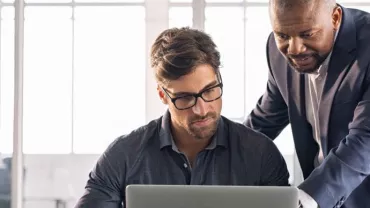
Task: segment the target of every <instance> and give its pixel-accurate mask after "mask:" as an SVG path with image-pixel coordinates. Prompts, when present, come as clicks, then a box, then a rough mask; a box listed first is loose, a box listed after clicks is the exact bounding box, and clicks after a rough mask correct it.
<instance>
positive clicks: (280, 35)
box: [276, 33, 289, 40]
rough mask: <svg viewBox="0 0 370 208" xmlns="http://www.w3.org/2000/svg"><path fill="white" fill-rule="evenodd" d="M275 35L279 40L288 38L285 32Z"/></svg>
mask: <svg viewBox="0 0 370 208" xmlns="http://www.w3.org/2000/svg"><path fill="white" fill-rule="evenodd" d="M276 36H277V37H278V38H279V39H281V40H288V39H289V36H288V35H285V34H281V33H279V34H276Z"/></svg>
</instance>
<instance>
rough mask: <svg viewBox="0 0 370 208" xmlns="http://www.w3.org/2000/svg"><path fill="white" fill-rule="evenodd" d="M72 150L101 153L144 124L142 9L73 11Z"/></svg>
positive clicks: (143, 30) (77, 8)
mask: <svg viewBox="0 0 370 208" xmlns="http://www.w3.org/2000/svg"><path fill="white" fill-rule="evenodd" d="M74 42H75V47H74V50H75V56H74V63H75V65H74V82H73V83H74V94H73V98H74V99H73V100H74V102H73V103H74V105H73V106H74V108H73V115H74V117H73V132H74V134H73V141H74V144H73V147H74V149H73V150H74V152H75V153H100V152H102V151H103V150H104V149H105V148H106V147H107V146H108V145H109V144H110V143H111V142H112V141H113V140H114V139H115V138H117V137H118V136H121V135H122V134H126V133H129V132H130V131H131V130H134V129H136V128H138V127H139V126H141V125H143V124H144V122H145V110H144V109H145V63H146V60H145V45H144V44H145V8H144V7H141V6H131V7H126V6H125V7H110V6H105V7H76V9H75V41H74Z"/></svg>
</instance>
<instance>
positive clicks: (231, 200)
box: [126, 185, 298, 208]
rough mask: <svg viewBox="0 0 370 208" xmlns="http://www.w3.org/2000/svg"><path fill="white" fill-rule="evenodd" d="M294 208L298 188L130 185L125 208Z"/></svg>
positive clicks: (296, 201)
mask: <svg viewBox="0 0 370 208" xmlns="http://www.w3.org/2000/svg"><path fill="white" fill-rule="evenodd" d="M272 207H273V208H297V207H298V189H297V188H295V187H286V186H285V187H283V186H278V187H275V186H274V187H272V186H271V187H270V186H208V185H207V186H206V185H129V186H127V187H126V208H272Z"/></svg>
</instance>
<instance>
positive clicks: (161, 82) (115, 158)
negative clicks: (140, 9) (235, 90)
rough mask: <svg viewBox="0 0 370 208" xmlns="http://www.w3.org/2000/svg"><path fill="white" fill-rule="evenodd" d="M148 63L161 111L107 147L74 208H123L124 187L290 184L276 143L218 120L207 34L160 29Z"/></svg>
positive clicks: (216, 58) (216, 77) (217, 79)
mask: <svg viewBox="0 0 370 208" xmlns="http://www.w3.org/2000/svg"><path fill="white" fill-rule="evenodd" d="M151 65H152V68H153V69H154V72H155V77H156V80H157V83H158V87H157V90H158V95H159V98H160V100H161V101H162V102H163V103H164V104H165V105H167V106H168V110H167V112H166V113H165V114H164V115H163V116H162V117H160V118H159V119H156V120H153V121H151V122H149V124H147V125H145V126H143V127H140V128H138V129H136V130H135V131H133V132H131V133H130V134H128V135H124V136H121V137H119V138H118V139H116V140H115V141H114V142H113V143H112V144H111V145H110V146H109V147H108V149H107V150H106V151H105V152H104V154H103V155H102V156H101V157H100V159H99V160H98V162H97V164H96V166H95V168H94V170H93V171H92V172H91V173H90V177H89V180H88V182H87V185H86V191H85V194H84V195H83V196H82V198H81V199H80V200H79V202H78V204H77V206H76V207H77V208H82V207H88V208H97V207H105V208H113V207H114V208H116V207H122V206H124V205H125V203H124V201H125V187H126V186H127V185H129V184H170V185H171V184H188V185H260V186H264V185H269V186H287V185H289V184H288V178H289V173H288V171H287V167H286V164H285V161H284V159H283V157H282V156H281V154H280V153H279V151H278V149H277V148H276V146H275V145H274V143H273V142H272V141H271V140H270V139H268V138H267V137H266V136H264V135H263V134H261V133H257V132H256V131H254V130H251V129H250V128H248V127H246V126H244V125H242V124H238V123H235V122H232V121H230V120H228V119H227V118H225V117H223V116H221V115H220V113H221V108H222V89H223V83H222V79H221V74H220V71H219V67H220V54H219V52H218V51H217V49H216V45H215V43H214V42H213V41H212V39H211V38H210V37H209V36H208V35H207V34H205V33H203V32H201V31H198V30H195V29H189V28H180V29H177V28H173V29H168V30H165V31H164V32H162V33H161V34H160V35H159V37H158V38H157V39H156V41H155V43H154V44H153V46H152V50H151Z"/></svg>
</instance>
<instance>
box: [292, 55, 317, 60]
mask: <svg viewBox="0 0 370 208" xmlns="http://www.w3.org/2000/svg"><path fill="white" fill-rule="evenodd" d="M288 57H289V58H290V59H304V58H309V57H317V55H315V54H298V55H293V54H290V55H288Z"/></svg>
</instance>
